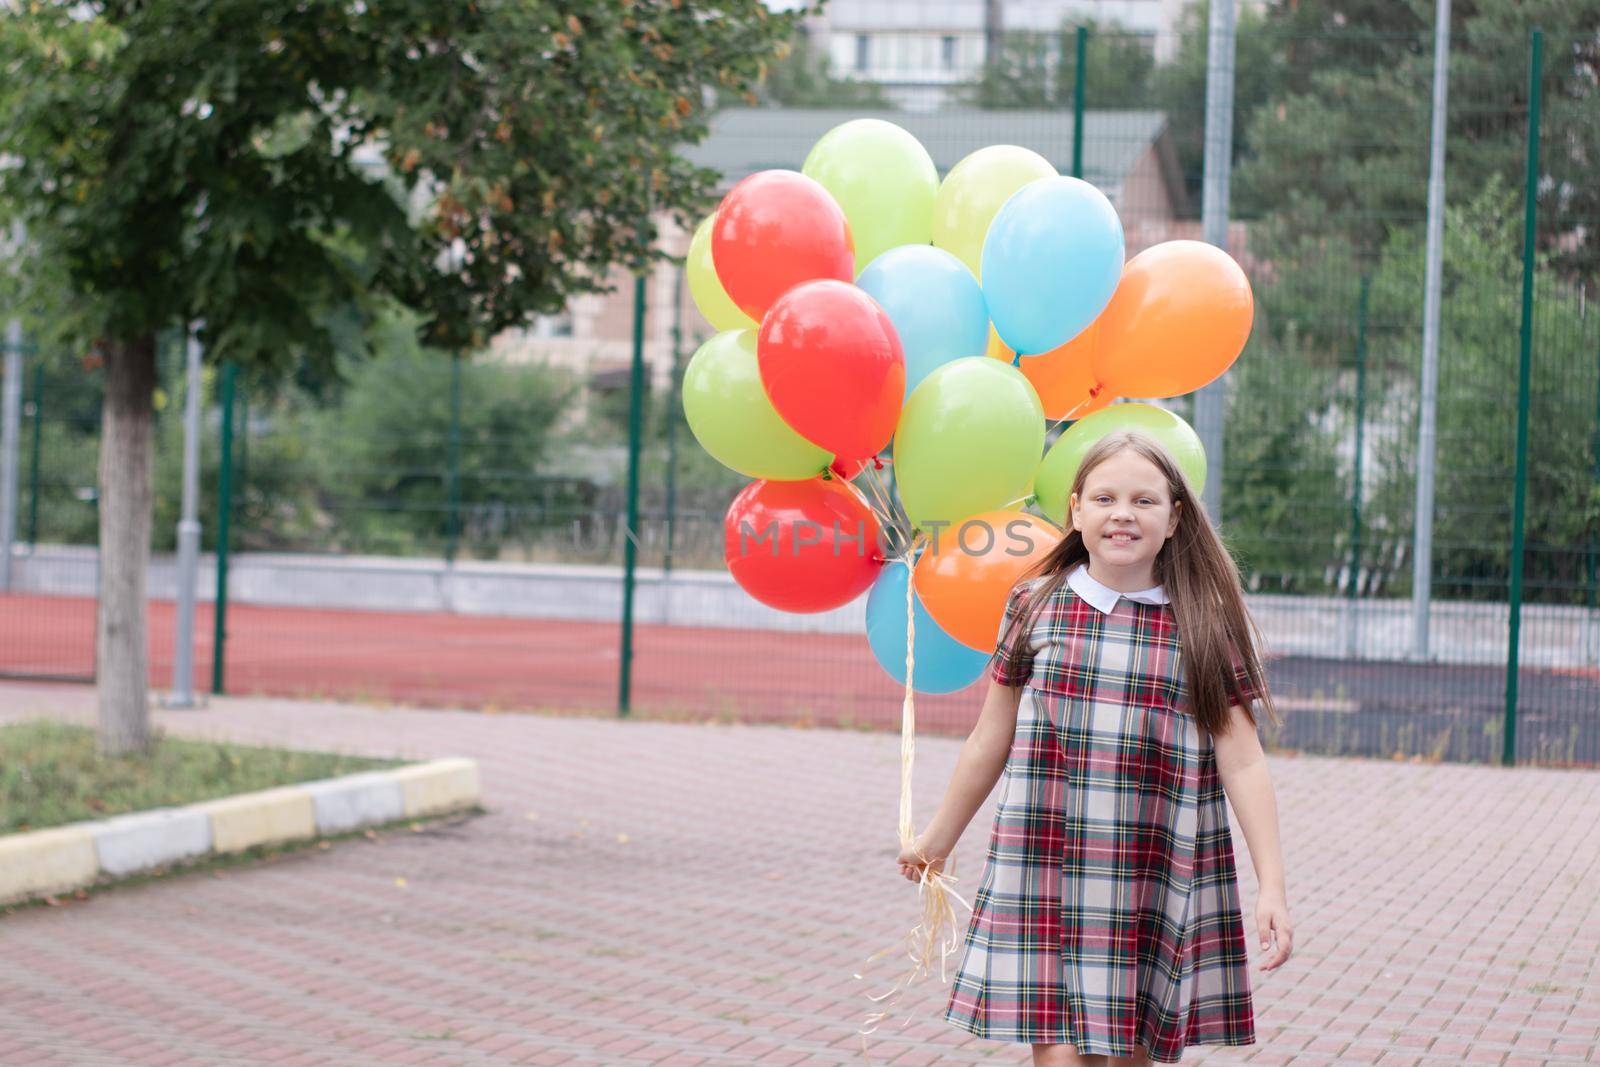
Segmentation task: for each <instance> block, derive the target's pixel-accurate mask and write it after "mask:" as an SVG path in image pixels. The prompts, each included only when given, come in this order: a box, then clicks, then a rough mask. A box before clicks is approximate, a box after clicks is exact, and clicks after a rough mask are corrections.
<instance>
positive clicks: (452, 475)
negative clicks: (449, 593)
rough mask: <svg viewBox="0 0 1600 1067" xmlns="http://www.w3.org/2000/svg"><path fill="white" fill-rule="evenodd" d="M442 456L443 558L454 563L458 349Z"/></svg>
mask: <svg viewBox="0 0 1600 1067" xmlns="http://www.w3.org/2000/svg"><path fill="white" fill-rule="evenodd" d="M446 456H447V458H446V460H445V475H444V479H445V507H446V509H447V511H446V516H445V523H446V525H445V541H444V561H445V563H447V564H454V563H455V561H456V547H457V543H458V542H459V540H460V538H461V514H460V512H461V484H460V483H461V353H459V352H455V353H452V354H451V356H450V439H449V445H448V449H447V452H446Z"/></svg>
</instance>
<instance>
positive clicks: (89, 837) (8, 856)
mask: <svg viewBox="0 0 1600 1067" xmlns="http://www.w3.org/2000/svg"><path fill="white" fill-rule="evenodd" d="M478 796H479V794H478V764H477V762H476V761H474V760H470V759H460V758H456V759H440V760H431V761H429V762H427V763H415V764H408V765H407V766H404V767H395V768H393V769H391V770H386V771H365V772H362V773H360V774H351V775H346V776H344V777H342V778H327V779H323V780H321V781H316V782H298V783H296V784H294V785H286V786H280V787H278V788H276V789H264V790H262V791H260V792H257V793H242V794H240V795H239V796H236V797H224V798H222V799H220V800H208V801H204V802H201V803H198V804H190V805H187V806H186V807H181V808H157V809H155V810H153V811H141V812H135V813H133V814H130V815H118V816H115V817H113V818H109V819H97V820H93V821H90V822H79V823H72V824H70V825H67V826H53V827H50V828H49V829H45V830H32V831H29V832H27V833H21V834H7V835H5V836H0V904H14V903H18V902H20V901H24V900H29V899H32V898H34V897H40V896H46V895H49V894H55V893H66V892H71V891H72V890H74V889H81V888H83V887H85V886H89V885H94V884H95V883H96V882H100V881H104V880H106V879H110V878H119V877H123V876H126V875H130V874H137V873H139V872H140V871H148V870H151V869H152V868H155V867H166V866H171V865H173V864H176V863H181V862H183V861H185V860H196V859H202V858H204V857H206V856H210V855H218V856H220V855H226V854H228V853H232V852H242V851H244V850H245V849H249V848H254V847H256V846H258V845H275V844H285V843H287V842H291V841H306V840H310V839H313V838H316V837H321V836H326V835H329V834H339V833H346V832H348V831H350V830H358V829H360V828H361V827H364V826H378V825H381V824H383V823H389V822H394V821H396V820H399V819H405V818H419V817H422V816H428V815H442V814H445V813H447V812H452V811H461V810H464V809H466V808H470V807H473V806H475V805H476V804H477V803H478Z"/></svg>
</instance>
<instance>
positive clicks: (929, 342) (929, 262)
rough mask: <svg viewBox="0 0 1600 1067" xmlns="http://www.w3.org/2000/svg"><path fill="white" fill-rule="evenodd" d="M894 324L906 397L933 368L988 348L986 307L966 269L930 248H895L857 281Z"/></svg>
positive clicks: (944, 253)
mask: <svg viewBox="0 0 1600 1067" xmlns="http://www.w3.org/2000/svg"><path fill="white" fill-rule="evenodd" d="M856 284H857V285H858V286H860V287H861V288H862V289H865V290H866V291H867V295H869V296H871V297H872V299H874V300H876V301H877V302H878V304H879V306H881V307H882V308H883V310H884V311H886V312H887V313H888V315H889V321H890V322H893V323H894V329H895V332H896V333H897V334H899V335H900V347H901V349H902V350H904V352H905V355H906V392H905V395H906V396H908V397H909V396H910V395H911V390H913V389H915V388H916V387H917V383H918V382H920V381H922V379H924V378H926V377H927V376H928V374H929V372H931V371H932V370H934V368H936V367H939V366H940V365H942V364H945V363H948V362H950V361H951V360H952V359H961V358H963V357H964V356H981V355H983V354H984V353H985V352H986V351H987V348H988V344H989V307H988V305H987V304H985V303H984V300H983V287H982V286H981V285H979V284H978V279H976V278H974V277H973V276H972V272H971V271H970V270H968V269H967V265H966V264H965V263H963V262H961V260H959V259H957V258H956V257H955V256H952V255H951V254H950V253H949V252H946V251H945V250H944V249H942V248H935V247H933V246H932V245H900V246H899V247H898V248H891V249H889V250H888V251H887V252H884V253H883V254H882V255H880V256H878V257H877V258H876V259H874V260H873V261H872V262H871V263H869V264H867V269H866V270H864V271H862V272H861V274H860V276H859V277H857V278H856Z"/></svg>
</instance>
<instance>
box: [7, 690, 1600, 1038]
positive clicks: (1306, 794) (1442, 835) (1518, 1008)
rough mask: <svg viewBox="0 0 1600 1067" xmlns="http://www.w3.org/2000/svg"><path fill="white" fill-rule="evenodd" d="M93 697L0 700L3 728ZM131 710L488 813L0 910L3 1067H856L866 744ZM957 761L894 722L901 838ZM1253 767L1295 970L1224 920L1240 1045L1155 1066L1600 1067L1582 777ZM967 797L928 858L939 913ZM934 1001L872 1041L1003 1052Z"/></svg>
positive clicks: (881, 759) (719, 730) (235, 705)
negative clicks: (1238, 951) (1270, 829)
mask: <svg viewBox="0 0 1600 1067" xmlns="http://www.w3.org/2000/svg"><path fill="white" fill-rule="evenodd" d="M92 711H93V694H92V692H91V691H90V690H89V689H87V688H83V687H77V686H48V685H25V684H0V719H9V720H15V719H18V718H24V717H29V716H32V715H36V714H50V715H53V716H57V717H62V718H79V719H87V718H88V717H89V716H90V715H92ZM157 718H158V721H159V722H160V723H161V724H162V725H163V726H164V727H165V728H167V729H169V730H171V731H172V732H174V733H182V734H184V735H194V736H215V737H227V738H232V739H238V740H248V741H263V742H267V741H270V742H274V743H281V744H287V745H292V746H303V747H318V748H334V749H342V750H347V751H352V752H360V753H366V754H371V755H401V756H414V757H424V756H440V755H453V754H461V755H467V756H472V757H474V758H476V759H477V760H478V761H479V762H480V765H481V768H482V772H483V790H484V800H485V804H486V806H487V807H489V808H490V809H491V812H490V814H488V815H485V816H481V817H478V818H473V819H468V820H465V821H456V822H453V823H448V824H444V825H439V826H435V827H433V828H430V829H427V830H426V831H425V832H422V833H407V832H401V833H395V834H385V835H381V836H380V837H379V838H378V840H376V841H372V840H362V839H356V840H352V841H348V842H341V843H339V844H337V845H335V846H333V847H332V848H330V849H327V850H324V851H316V850H310V851H305V852H300V853H295V854H291V855H287V856H283V857H279V858H277V859H273V860H266V861H262V862H259V863H255V864H252V865H249V866H246V867H240V868H234V869H231V870H229V871H228V872H227V873H226V874H225V875H224V876H222V877H214V876H211V875H207V874H192V875H187V876H183V877H178V878H172V879H166V880H161V881H156V882H152V883H149V884H146V885H142V886H136V887H127V888H123V889H119V890H115V891H110V892H101V893H96V894H94V895H93V896H91V897H90V898H89V899H88V900H86V901H73V902H69V903H68V904H67V905H66V906H63V907H59V908H34V909H26V910H20V911H16V912H14V913H13V914H11V915H9V916H6V917H4V918H0V959H3V961H4V964H3V966H0V1064H5V1065H7V1067H9V1065H12V1064H17V1065H26V1067H35V1065H37V1067H51V1065H68V1064H71V1065H80V1064H81V1065H101V1064H105V1065H111V1064H117V1065H122V1064H162V1065H169V1067H177V1065H202V1064H203V1065H208V1067H209V1065H234V1064H273V1065H275V1067H298V1065H313V1064H329V1065H340V1067H365V1065H369V1064H370V1065H377V1064H384V1065H389V1064H397V1065H398V1064H695V1063H707V1064H757V1063H759V1064H840V1063H859V1062H863V1058H862V1053H861V1039H860V1038H859V1037H858V1036H857V1035H856V1033H855V1031H856V1027H857V1026H858V1025H860V1023H861V1020H862V1019H863V1018H864V1016H865V1013H866V1012H867V1011H869V1010H871V1008H872V1005H871V1003H870V1002H869V1001H868V1000H867V999H866V996H865V994H866V993H867V992H877V991H880V990H881V989H883V988H886V986H887V983H888V981H889V979H890V976H891V975H892V974H893V973H894V972H893V970H892V966H893V962H892V961H893V957H892V956H889V957H885V958H884V959H881V960H879V961H878V962H877V963H876V964H874V969H872V970H869V971H868V972H867V973H868V975H869V977H872V976H877V977H878V978H879V980H880V981H879V982H878V983H875V984H871V986H870V989H869V988H867V987H868V983H863V982H858V981H856V980H854V979H853V978H852V977H851V974H852V973H853V972H855V971H857V970H859V969H860V968H861V966H862V964H863V962H864V961H865V959H866V957H867V956H868V955H870V954H871V953H873V952H875V951H877V950H879V949H881V948H885V947H890V946H892V945H895V944H896V943H897V942H898V940H899V939H900V938H901V937H902V936H903V935H904V933H905V932H906V930H907V929H908V928H909V926H910V925H911V924H912V923H914V922H915V921H916V919H917V916H918V909H917V906H916V891H915V889H914V888H913V887H912V886H911V884H910V883H908V882H905V881H903V880H902V879H900V878H899V877H898V875H897V874H896V872H895V868H894V857H895V853H896V839H895V833H894V826H895V820H896V810H897V809H896V805H897V803H898V788H899V786H898V766H899V739H898V737H897V736H896V735H890V734H866V733H855V732H848V731H832V730H795V729H787V728H779V727H763V726H726V725H715V726H712V725H681V724H667V723H653V722H618V721H613V720H604V719H598V720H597V719H584V718H559V717H544V716H524V715H485V714H478V713H469V712H448V711H419V710H409V709H391V708H374V707H362V706H353V705H338V704H327V703H315V702H291V701H282V700H264V699H220V700H217V701H216V702H215V703H214V704H213V705H212V707H211V708H209V709H208V710H204V711H189V712H160V713H158V715H157ZM958 749H959V743H958V742H955V741H951V740H947V739H937V738H925V739H921V740H920V743H919V745H918V748H917V776H916V786H917V789H916V798H917V806H918V813H919V823H920V822H924V821H925V820H926V818H927V816H928V815H929V814H931V812H932V810H933V807H934V806H935V804H936V803H937V801H938V797H939V793H940V791H942V789H943V788H944V784H945V782H946V781H948V777H949V774H950V771H951V769H952V767H953V766H954V763H955V758H956V755H957V752H958ZM1271 766H1272V774H1273V779H1274V782H1275V784H1276V787H1277V792H1278V797H1279V802H1280V806H1281V810H1280V819H1281V823H1282V827H1283V834H1284V839H1285V851H1286V859H1287V863H1288V870H1289V896H1290V901H1289V902H1290V910H1291V914H1292V917H1293V920H1294V923H1295V927H1296V942H1297V944H1296V954H1295V956H1294V958H1293V959H1292V960H1291V961H1290V962H1289V964H1288V965H1287V966H1285V967H1284V968H1283V969H1281V970H1279V971H1277V972H1274V973H1271V974H1262V973H1261V972H1260V971H1259V970H1257V969H1256V968H1255V962H1254V957H1255V955H1256V953H1257V949H1256V947H1255V938H1254V935H1253V932H1252V934H1251V937H1250V948H1251V953H1252V957H1253V960H1252V971H1251V974H1252V980H1253V982H1254V988H1255V993H1256V1004H1257V1030H1258V1036H1259V1038H1260V1043H1259V1044H1258V1045H1256V1046H1252V1047H1250V1048H1246V1049H1209V1048H1194V1049H1191V1050H1190V1051H1189V1053H1188V1054H1187V1055H1186V1056H1185V1057H1184V1062H1185V1063H1202V1062H1204V1063H1214V1064H1226V1063H1241V1062H1249V1063H1260V1064H1290V1063H1292V1064H1346V1063H1352V1064H1353V1063H1363V1064H1424V1063H1427V1064H1447V1063H1448V1064H1462V1063H1498V1064H1502V1065H1505V1067H1510V1065H1513V1064H1579V1063H1587V1062H1594V1061H1595V1060H1596V1059H1597V1058H1600V902H1597V898H1600V835H1597V833H1596V830H1595V827H1596V825H1597V824H1600V774H1597V773H1594V772H1581V771H1555V770H1539V769H1514V770H1506V769H1502V768H1493V767H1474V766H1462V765H1451V764H1438V765H1429V764H1412V763H1393V762H1380V761H1364V760H1333V759H1323V758H1315V757H1297V758H1289V757H1276V756H1275V757H1273V758H1272V763H1271ZM991 803H992V801H991ZM992 814H993V809H992V807H991V806H988V805H986V806H985V808H984V809H983V810H982V811H981V812H980V813H979V814H978V816H977V817H976V818H975V819H974V821H973V824H972V826H971V827H970V828H969V829H968V831H967V835H966V837H965V838H964V840H963V841H962V844H961V847H960V848H959V849H958V851H957V854H956V855H957V860H956V872H957V874H958V875H959V876H960V881H959V882H958V884H957V889H958V891H961V892H962V895H963V896H965V897H967V899H969V900H970V899H971V893H972V890H973V888H974V885H975V883H976V880H977V876H978V873H979V871H980V870H981V863H982V857H983V849H984V846H985V844H986V841H987V833H988V828H989V822H990V819H991V818H992ZM1235 834H1236V841H1237V843H1238V849H1239V862H1240V865H1241V888H1242V890H1243V893H1244V898H1245V904H1246V919H1247V927H1249V928H1250V929H1251V930H1252V931H1253V926H1254V924H1253V908H1254V901H1255V895H1256V894H1255V882H1254V878H1253V874H1252V872H1251V869H1250V863H1249V861H1248V858H1247V855H1246V853H1245V851H1244V844H1243V836H1242V834H1238V830H1237V826H1235ZM963 918H964V916H963ZM951 966H952V968H953V966H954V960H952V961H951ZM947 992H948V987H947V986H943V985H940V984H939V983H938V981H937V978H935V980H934V981H932V982H924V983H923V984H921V985H919V986H917V987H915V988H914V992H913V995H911V996H908V998H907V1006H908V1007H910V1008H913V1009H915V1011H916V1018H915V1020H914V1021H913V1022H911V1023H910V1025H909V1026H906V1027H905V1028H904V1029H891V1030H883V1031H880V1032H879V1033H878V1034H876V1035H874V1037H873V1039H872V1041H871V1044H870V1045H869V1046H868V1047H869V1051H870V1052H871V1054H872V1058H873V1060H874V1061H876V1062H893V1063H896V1064H899V1065H912V1064H932V1063H1025V1062H1027V1061H1028V1054H1027V1050H1026V1049H1025V1048H1024V1047H1023V1046H1019V1045H1009V1044H1005V1043H1001V1042H995V1041H986V1040H983V1039H980V1038H975V1037H972V1036H971V1035H968V1034H965V1033H964V1032H962V1031H958V1030H956V1029H955V1028H953V1027H951V1026H949V1025H947V1024H945V1023H943V1022H941V1021H940V1020H939V1018H938V1013H939V1011H940V1010H941V1009H942V1008H943V1004H944V996H945V995H946V993H947ZM895 1021H896V1022H898V1021H899V1017H898V1016H897V1018H896V1020H895Z"/></svg>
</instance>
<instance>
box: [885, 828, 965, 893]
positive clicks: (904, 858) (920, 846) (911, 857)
mask: <svg viewBox="0 0 1600 1067" xmlns="http://www.w3.org/2000/svg"><path fill="white" fill-rule="evenodd" d="M952 849H953V846H949V845H945V844H943V843H941V842H937V841H931V840H929V838H928V836H927V835H926V834H918V835H917V839H916V840H915V841H913V842H912V843H911V847H910V848H903V849H901V850H900V855H899V856H898V857H896V859H895V862H896V863H897V864H899V865H900V875H901V877H903V878H904V879H905V880H906V881H908V882H920V881H921V880H922V868H923V867H927V868H928V871H929V873H930V874H938V873H939V872H940V871H942V870H944V864H945V860H947V859H949V858H950V853H951V851H952Z"/></svg>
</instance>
